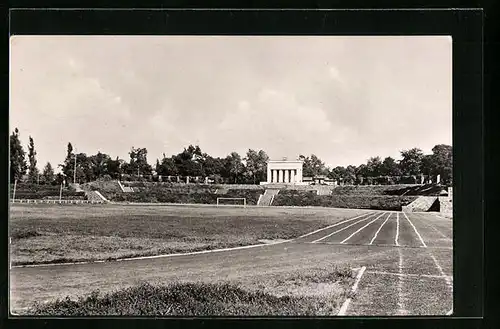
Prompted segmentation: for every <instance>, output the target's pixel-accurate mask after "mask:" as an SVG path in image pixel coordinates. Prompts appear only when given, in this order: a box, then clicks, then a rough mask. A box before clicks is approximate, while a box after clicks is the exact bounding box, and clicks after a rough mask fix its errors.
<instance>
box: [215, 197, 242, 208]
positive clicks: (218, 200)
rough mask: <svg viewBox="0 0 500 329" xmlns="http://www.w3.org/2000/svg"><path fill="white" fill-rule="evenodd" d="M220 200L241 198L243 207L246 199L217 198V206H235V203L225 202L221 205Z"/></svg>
mask: <svg viewBox="0 0 500 329" xmlns="http://www.w3.org/2000/svg"><path fill="white" fill-rule="evenodd" d="M220 200H243V207H244V208H246V207H247V199H246V198H217V207H218V206H237V204H226V205H221V204H220Z"/></svg>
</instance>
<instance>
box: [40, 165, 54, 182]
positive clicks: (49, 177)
mask: <svg viewBox="0 0 500 329" xmlns="http://www.w3.org/2000/svg"><path fill="white" fill-rule="evenodd" d="M54 178H55V176H54V169H53V168H52V165H51V164H50V162H47V164H46V165H45V167H44V168H43V173H42V179H43V182H44V183H45V184H52V182H54Z"/></svg>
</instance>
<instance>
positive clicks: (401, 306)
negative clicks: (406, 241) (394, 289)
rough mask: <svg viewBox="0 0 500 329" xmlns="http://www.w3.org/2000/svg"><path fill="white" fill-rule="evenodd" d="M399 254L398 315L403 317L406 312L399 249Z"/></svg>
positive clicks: (399, 251) (399, 250)
mask: <svg viewBox="0 0 500 329" xmlns="http://www.w3.org/2000/svg"><path fill="white" fill-rule="evenodd" d="M398 253H399V263H398V271H399V274H400V275H399V281H398V314H399V315H405V314H408V312H407V311H406V310H405V307H404V303H403V253H402V252H401V249H398Z"/></svg>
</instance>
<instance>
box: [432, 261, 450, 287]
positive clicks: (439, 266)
mask: <svg viewBox="0 0 500 329" xmlns="http://www.w3.org/2000/svg"><path fill="white" fill-rule="evenodd" d="M431 258H432V260H433V261H434V264H435V265H436V268H437V269H438V271H439V273H440V274H441V275H440V277H441V278H443V279H445V281H446V285H447V286H448V288H450V290H451V291H452V292H453V283H452V282H451V280H450V276H449V275H446V273H444V271H443V268H442V267H441V265H439V263H438V261H437V259H436V257H434V255H433V254H431Z"/></svg>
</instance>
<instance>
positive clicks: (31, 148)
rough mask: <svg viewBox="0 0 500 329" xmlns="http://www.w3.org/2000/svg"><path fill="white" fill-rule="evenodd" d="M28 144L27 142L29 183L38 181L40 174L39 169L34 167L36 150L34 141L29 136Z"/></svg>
mask: <svg viewBox="0 0 500 329" xmlns="http://www.w3.org/2000/svg"><path fill="white" fill-rule="evenodd" d="M29 141H30V142H29V144H28V160H29V163H30V164H29V168H28V169H29V173H28V180H29V181H30V182H31V183H35V182H37V181H38V178H39V177H38V175H39V174H40V171H39V170H38V168H37V167H36V151H35V142H34V141H33V138H32V137H31V136H29Z"/></svg>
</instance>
